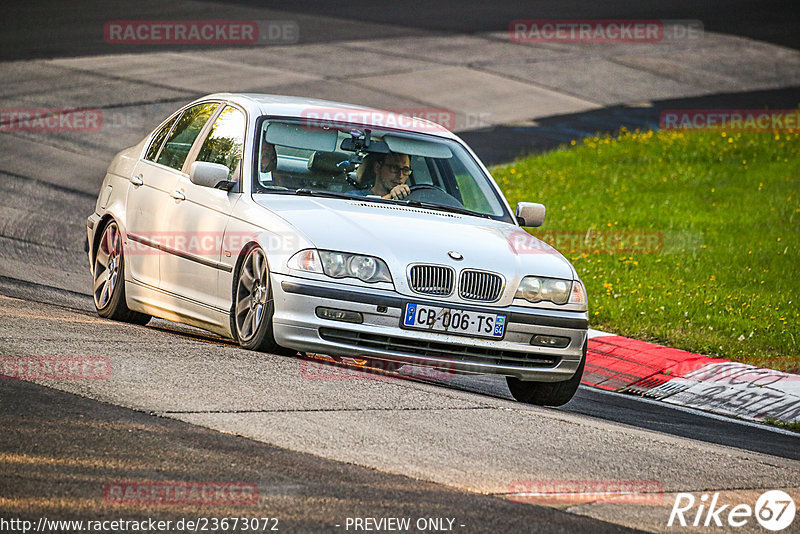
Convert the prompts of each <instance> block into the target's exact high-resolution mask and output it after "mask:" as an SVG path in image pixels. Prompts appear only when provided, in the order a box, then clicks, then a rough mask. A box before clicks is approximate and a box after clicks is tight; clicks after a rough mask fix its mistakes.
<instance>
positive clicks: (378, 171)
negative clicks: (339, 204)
mask: <svg viewBox="0 0 800 534" xmlns="http://www.w3.org/2000/svg"><path fill="white" fill-rule="evenodd" d="M367 164H370V162H367ZM371 164H372V165H373V169H372V171H373V174H374V175H375V184H374V185H373V186H372V188H371V189H364V190H363V191H356V192H355V194H361V195H364V196H367V195H377V196H379V197H381V198H389V199H392V200H401V199H404V198H406V197H407V196H408V195H409V193H411V188H409V187H408V184H406V180H408V177H409V176H411V157H410V156H409V155H408V154H400V153H398V152H389V153H388V154H381V155H379V156H378V157H377V158H376V159H375V161H373V162H371ZM368 170H369V169H368Z"/></svg>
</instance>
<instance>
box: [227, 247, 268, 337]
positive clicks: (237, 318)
mask: <svg viewBox="0 0 800 534" xmlns="http://www.w3.org/2000/svg"><path fill="white" fill-rule="evenodd" d="M274 311H275V301H274V299H273V297H272V288H271V286H270V283H269V268H268V265H267V258H266V256H265V255H264V251H263V250H261V248H260V247H258V246H254V247H252V248H250V249H249V250H248V251H247V253H246V255H245V258H244V261H242V264H241V265H240V266H239V270H238V272H237V275H236V280H235V282H234V286H233V308H232V311H231V323H232V324H231V326H232V327H233V332H234V334H235V335H236V339H237V341H239V345H241V346H242V348H245V349H248V350H257V351H262V352H276V351H277V350H279V347H278V344H277V343H276V342H275V336H274V334H273V332H272V315H273V313H274Z"/></svg>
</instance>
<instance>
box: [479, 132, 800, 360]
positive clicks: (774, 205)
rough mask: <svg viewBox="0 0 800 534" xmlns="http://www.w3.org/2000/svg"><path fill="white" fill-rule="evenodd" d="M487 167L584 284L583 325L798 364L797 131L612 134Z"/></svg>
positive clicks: (799, 229) (799, 134) (740, 356)
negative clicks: (538, 219)
mask: <svg viewBox="0 0 800 534" xmlns="http://www.w3.org/2000/svg"><path fill="white" fill-rule="evenodd" d="M573 144H574V146H573V147H563V148H561V149H559V150H556V151H554V152H550V153H547V154H544V155H537V156H531V157H527V158H523V159H519V160H517V161H515V162H513V163H511V164H508V165H503V166H499V167H495V168H493V169H492V174H493V175H494V177H495V179H496V180H497V182H498V183H499V184H500V186H501V187H502V188H503V189H504V193H505V195H506V198H508V200H509V202H510V203H511V205H512V206H513V205H514V204H515V203H516V202H518V201H533V202H542V203H544V204H545V205H546V206H547V220H546V221H545V224H544V226H543V227H542V228H539V229H531V233H532V234H534V235H536V236H537V237H542V238H543V239H544V240H545V241H547V242H548V243H550V244H551V245H553V246H555V247H556V248H557V249H559V251H561V252H562V253H563V254H564V255H565V256H566V257H568V258H569V259H570V260H571V261H572V262H573V265H574V266H575V268H576V269H577V271H578V273H579V275H580V276H581V278H582V279H583V281H584V282H585V283H586V286H587V291H588V294H589V303H590V317H591V326H592V327H593V328H598V329H602V330H606V331H609V332H613V333H616V334H619V335H625V336H630V337H634V338H638V339H644V340H649V341H653V342H656V343H662V344H665V345H669V346H671V347H675V348H680V349H684V350H689V351H693V352H699V353H702V354H706V355H709V356H716V357H723V358H726V359H731V360H735V361H741V362H745V363H750V364H754V365H758V366H763V367H770V368H773V369H779V370H783V371H787V372H794V373H797V372H798V368H799V367H800V346H798V342H800V339H798V338H800V330H799V328H798V323H800V321H799V319H800V311H798V310H800V306H798V304H800V302H798V300H800V254H798V242H799V239H798V238H800V132H797V131H789V132H769V133H768V132H753V133H742V132H738V133H734V132H720V131H714V132H701V131H648V132H626V131H623V132H622V133H621V134H620V135H619V136H618V137H617V138H612V137H594V138H588V139H585V140H584V141H583V142H579V143H575V142H573Z"/></svg>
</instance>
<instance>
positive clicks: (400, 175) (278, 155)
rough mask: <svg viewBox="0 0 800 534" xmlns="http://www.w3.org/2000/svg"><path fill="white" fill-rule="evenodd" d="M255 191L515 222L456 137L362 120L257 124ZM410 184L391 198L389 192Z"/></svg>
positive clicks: (281, 121) (274, 121)
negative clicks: (354, 122)
mask: <svg viewBox="0 0 800 534" xmlns="http://www.w3.org/2000/svg"><path fill="white" fill-rule="evenodd" d="M258 128H259V131H258V137H257V139H258V140H259V143H258V146H257V150H256V154H255V157H256V161H255V162H254V164H255V172H254V183H253V193H254V194H300V195H313V196H327V197H342V198H351V197H355V198H360V199H363V200H365V201H372V202H396V203H401V204H408V205H414V206H420V207H425V208H430V209H437V210H443V211H453V212H458V213H464V214H469V215H475V216H479V217H487V218H492V219H497V220H504V221H509V222H510V221H512V220H513V219H512V218H511V215H510V214H509V213H508V210H507V209H506V208H505V205H504V203H503V201H502V200H501V197H500V196H499V194H498V192H497V191H496V190H495V188H494V186H493V185H492V183H491V182H490V181H489V178H488V177H487V176H486V174H485V173H484V172H483V171H482V170H481V168H480V167H479V166H478V164H477V163H476V162H475V160H474V158H473V157H472V156H471V155H470V154H469V153H468V152H467V150H465V149H464V147H463V146H462V145H461V144H460V143H457V142H455V141H452V140H449V139H443V138H440V137H435V136H431V135H425V134H418V133H410V132H401V131H396V130H382V129H379V128H371V127H365V126H359V125H349V124H338V125H326V126H324V127H318V126H310V125H308V124H305V123H301V122H293V121H289V120H280V121H276V120H264V121H263V122H262V123H261V124H260V125H259V126H258ZM398 185H404V186H407V188H406V189H404V191H403V192H402V193H401V195H399V196H400V197H401V198H395V197H397V196H398V195H395V196H394V197H392V195H391V193H390V190H391V189H392V188H393V187H397V186H398Z"/></svg>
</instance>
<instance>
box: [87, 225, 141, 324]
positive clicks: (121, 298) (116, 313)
mask: <svg viewBox="0 0 800 534" xmlns="http://www.w3.org/2000/svg"><path fill="white" fill-rule="evenodd" d="M93 273H94V284H93V287H92V294H93V296H94V307H95V309H96V310H97V314H98V315H99V316H100V317H105V318H106V319H113V320H115V321H123V322H126V323H133V324H138V325H145V324H147V322H148V321H150V319H151V317H150V316H149V315H147V314H144V313H140V312H137V311H133V310H131V309H129V308H128V304H127V302H126V301H125V259H124V253H123V249H122V236H121V234H120V231H119V226H117V223H116V222H114V221H113V220H112V221H109V223H108V224H106V225H105V227H103V233H102V234H101V236H100V242H99V243H98V244H97V253H96V254H95V258H94V269H93Z"/></svg>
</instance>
